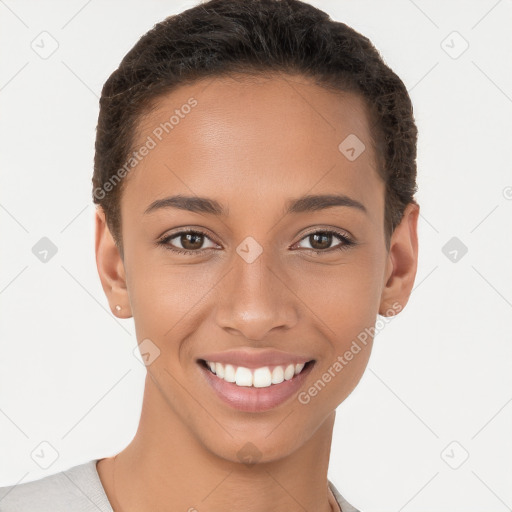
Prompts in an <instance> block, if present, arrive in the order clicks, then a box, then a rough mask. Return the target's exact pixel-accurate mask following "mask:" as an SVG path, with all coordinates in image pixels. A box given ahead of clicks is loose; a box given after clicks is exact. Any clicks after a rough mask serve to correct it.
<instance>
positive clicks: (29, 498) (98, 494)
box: [0, 459, 112, 512]
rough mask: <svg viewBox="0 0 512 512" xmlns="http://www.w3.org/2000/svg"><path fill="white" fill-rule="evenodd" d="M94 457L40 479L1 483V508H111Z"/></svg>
mask: <svg viewBox="0 0 512 512" xmlns="http://www.w3.org/2000/svg"><path fill="white" fill-rule="evenodd" d="M96 462H97V460H96V459H94V460H91V461H89V462H86V463H84V464H80V465H78V466H73V467H72V468H69V469H67V470H65V471H61V472H60V473H55V474H53V475H48V476H45V477H43V478H40V479H39V480H34V481H32V482H25V483H21V484H15V485H11V486H8V487H0V512H69V511H70V510H80V511H82V512H88V511H91V512H98V511H101V512H112V507H111V506H110V503H109V501H108V498H107V495H106V494H105V491H104V489H103V486H102V484H101V480H100V478H99V475H98V472H97V470H96Z"/></svg>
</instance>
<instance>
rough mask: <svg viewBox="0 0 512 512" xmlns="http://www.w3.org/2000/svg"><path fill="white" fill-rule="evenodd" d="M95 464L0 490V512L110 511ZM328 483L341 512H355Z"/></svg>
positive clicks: (82, 465)
mask: <svg viewBox="0 0 512 512" xmlns="http://www.w3.org/2000/svg"><path fill="white" fill-rule="evenodd" d="M97 461H98V459H93V460H90V461H89V462H86V463H84V464H80V465H78V466H73V467H72V468H69V469H67V470H65V471H61V472H60V473H55V474H54V475H48V476H45V477H43V478H40V479H39V480H34V481H32V482H25V483H22V484H17V485H11V486H8V487H0V512H113V508H112V505H111V504H110V502H109V500H108V498H107V495H106V493H105V490H104V488H103V485H102V483H101V480H100V477H99V475H98V471H97V469H96V462H97ZM328 482H329V487H330V488H331V490H332V492H333V494H334V497H335V498H336V501H337V502H338V505H339V506H340V510H341V512H359V511H358V510H357V509H355V508H354V507H353V506H352V505H350V503H348V502H347V501H346V500H345V499H344V498H343V496H341V494H340V493H339V492H338V490H337V489H336V487H334V485H333V484H332V482H331V481H330V480H329V481H328Z"/></svg>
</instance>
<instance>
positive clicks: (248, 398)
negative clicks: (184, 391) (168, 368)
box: [198, 355, 315, 412]
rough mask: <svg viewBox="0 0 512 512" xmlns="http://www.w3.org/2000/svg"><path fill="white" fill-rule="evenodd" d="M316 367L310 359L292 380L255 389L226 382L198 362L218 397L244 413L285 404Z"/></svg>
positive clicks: (266, 409) (262, 410)
mask: <svg viewBox="0 0 512 512" xmlns="http://www.w3.org/2000/svg"><path fill="white" fill-rule="evenodd" d="M210 356H211V355H210ZM217 361H218V360H217ZM218 362H222V361H218ZM298 362H300V361H298ZM314 365H315V361H314V360H311V359H310V360H309V361H308V362H307V363H306V365H305V366H304V368H303V370H302V371H301V372H300V373H299V374H298V375H295V376H294V377H292V378H291V379H290V380H285V381H283V382H281V384H272V385H270V386H269V387H266V388H255V387H252V386H251V387H249V386H237V385H236V384H235V383H234V382H226V381H225V380H223V379H221V378H219V377H217V375H215V374H214V373H212V372H211V371H210V370H209V368H207V367H206V364H205V363H204V362H201V361H198V366H199V368H200V371H201V374H202V375H203V377H204V379H205V380H206V383H207V384H208V386H209V387H210V388H211V389H212V390H213V391H214V393H215V394H216V395H217V397H218V398H220V400H222V401H223V402H224V403H226V404H228V405H229V406H231V407H233V408H234V409H238V410H239V411H243V412H264V411H268V410H270V409H273V408H275V407H277V406H279V405H281V404H283V403H284V402H286V401H287V400H288V399H290V398H291V397H292V396H294V395H295V394H296V393H297V392H298V391H299V390H300V388H301V387H302V386H303V384H304V382H305V380H306V379H307V377H308V375H309V373H310V372H311V370H312V368H313V367H314ZM240 366H242V365H240ZM264 366H265V365H264Z"/></svg>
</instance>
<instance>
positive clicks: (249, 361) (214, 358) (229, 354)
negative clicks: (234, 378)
mask: <svg viewBox="0 0 512 512" xmlns="http://www.w3.org/2000/svg"><path fill="white" fill-rule="evenodd" d="M199 359H200V360H201V359H202V360H204V361H211V362H215V363H222V364H232V365H233V366H244V367H245V368H261V367H263V366H287V365H289V364H297V363H307V362H308V361H311V360H312V359H311V358H310V357H307V356H302V355H298V354H290V353H287V352H281V351H279V350H264V349H260V350H228V351H225V352H215V353H213V352H212V353H209V354H204V355H202V356H201V357H199Z"/></svg>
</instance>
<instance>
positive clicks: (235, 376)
mask: <svg viewBox="0 0 512 512" xmlns="http://www.w3.org/2000/svg"><path fill="white" fill-rule="evenodd" d="M206 364H207V365H208V367H209V368H210V370H211V371H212V372H213V373H215V374H216V375H217V377H219V378H221V379H223V380H225V381H226V382H233V383H235V384H236V385H237V386H244V387H255V388H268V387H269V386H270V385H272V384H281V383H282V382H283V381H285V380H291V379H292V378H293V377H294V376H295V375H298V374H299V373H300V372H301V371H302V370H303V368H304V366H305V363H296V364H289V365H287V366H286V367H284V366H275V367H274V369H273V370H272V371H270V368H269V367H268V366H263V367H262V368H256V369H254V370H251V369H249V368H246V367H244V366H238V367H236V366H234V365H232V364H226V365H224V364H222V363H215V362H212V361H206Z"/></svg>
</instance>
